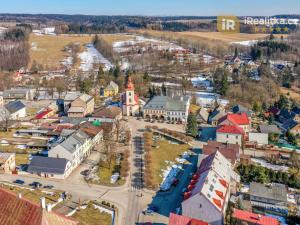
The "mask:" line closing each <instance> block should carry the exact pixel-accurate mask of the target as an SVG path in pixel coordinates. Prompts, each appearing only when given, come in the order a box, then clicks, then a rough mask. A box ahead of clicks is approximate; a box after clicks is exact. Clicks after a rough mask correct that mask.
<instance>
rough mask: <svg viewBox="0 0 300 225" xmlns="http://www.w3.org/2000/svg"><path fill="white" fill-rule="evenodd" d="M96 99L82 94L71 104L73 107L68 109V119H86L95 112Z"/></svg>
mask: <svg viewBox="0 0 300 225" xmlns="http://www.w3.org/2000/svg"><path fill="white" fill-rule="evenodd" d="M94 107H95V101H94V98H93V97H92V96H90V95H87V94H82V95H80V96H79V97H78V98H76V99H75V100H74V101H73V102H71V107H70V108H69V109H68V117H85V116H87V115H91V114H92V113H93V112H94Z"/></svg>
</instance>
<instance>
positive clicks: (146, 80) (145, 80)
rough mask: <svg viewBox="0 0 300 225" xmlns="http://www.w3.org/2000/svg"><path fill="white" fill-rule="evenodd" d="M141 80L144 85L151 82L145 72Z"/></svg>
mask: <svg viewBox="0 0 300 225" xmlns="http://www.w3.org/2000/svg"><path fill="white" fill-rule="evenodd" d="M143 80H144V82H145V83H149V82H150V81H151V78H150V76H149V74H148V72H147V71H146V72H145V73H144V76H143Z"/></svg>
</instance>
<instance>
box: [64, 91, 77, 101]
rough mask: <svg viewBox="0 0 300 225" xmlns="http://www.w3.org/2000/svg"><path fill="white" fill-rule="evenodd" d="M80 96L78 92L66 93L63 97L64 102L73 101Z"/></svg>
mask: <svg viewBox="0 0 300 225" xmlns="http://www.w3.org/2000/svg"><path fill="white" fill-rule="evenodd" d="M80 95H81V93H80V92H79V91H75V92H68V93H67V94H66V95H65V97H64V100H65V101H74V100H75V99H76V98H78V97H79V96H80Z"/></svg>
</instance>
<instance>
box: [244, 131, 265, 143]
mask: <svg viewBox="0 0 300 225" xmlns="http://www.w3.org/2000/svg"><path fill="white" fill-rule="evenodd" d="M248 140H249V142H252V143H255V144H258V145H267V144H269V134H266V133H258V132H249V135H248Z"/></svg>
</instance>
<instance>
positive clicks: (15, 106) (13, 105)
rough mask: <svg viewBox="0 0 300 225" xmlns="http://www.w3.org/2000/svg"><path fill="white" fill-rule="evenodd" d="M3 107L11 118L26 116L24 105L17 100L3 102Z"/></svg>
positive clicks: (16, 118)
mask: <svg viewBox="0 0 300 225" xmlns="http://www.w3.org/2000/svg"><path fill="white" fill-rule="evenodd" d="M4 108H6V110H7V111H8V112H9V115H10V119H11V120H18V119H21V118H24V117H26V106H25V105H24V103H23V102H21V101H19V100H17V101H13V102H9V103H7V104H5V105H4Z"/></svg>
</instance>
